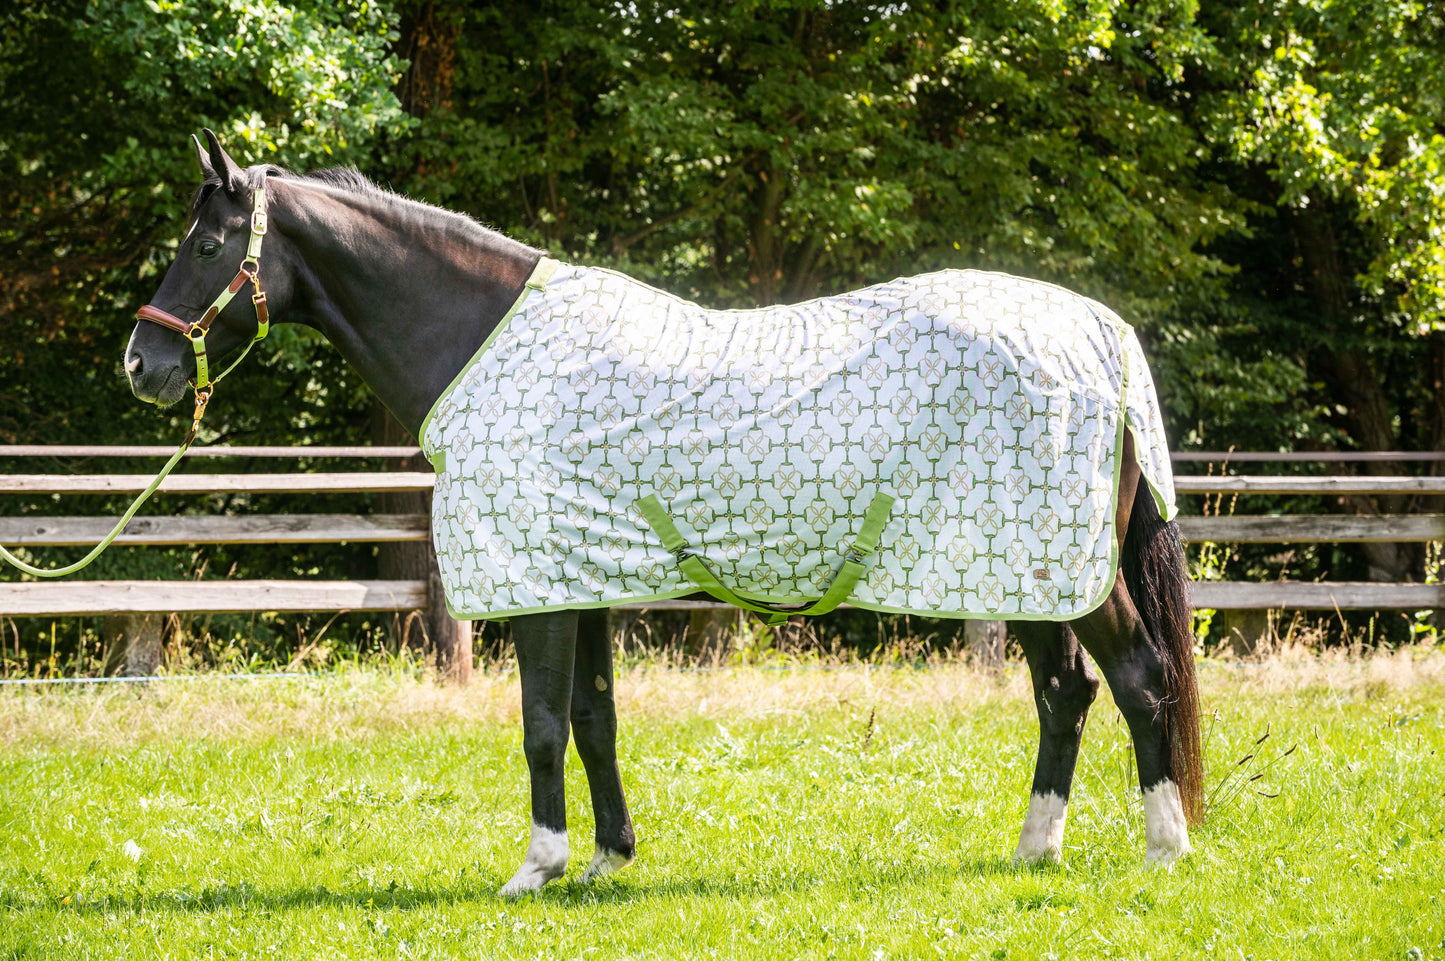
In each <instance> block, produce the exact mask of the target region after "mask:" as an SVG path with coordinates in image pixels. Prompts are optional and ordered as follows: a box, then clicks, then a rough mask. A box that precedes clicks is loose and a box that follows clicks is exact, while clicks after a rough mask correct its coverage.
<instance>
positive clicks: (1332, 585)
mask: <svg viewBox="0 0 1445 961" xmlns="http://www.w3.org/2000/svg"><path fill="white" fill-rule="evenodd" d="M169 453H170V451H169V450H168V449H165V448H154V447H89V446H87V447H46V446H19V445H12V446H3V445H0V457H42V456H43V457H50V458H91V457H99V458H115V457H158V456H165V455H167V454H169ZM416 453H417V450H416V448H414V447H299V448H298V447H211V448H193V449H192V450H191V451H190V455H189V456H190V457H191V458H216V457H233V458H234V457H266V458H319V457H325V458H372V459H375V458H406V457H412V456H414V455H415V454H416ZM1173 456H1174V459H1175V461H1176V463H1184V462H1200V461H1208V462H1210V463H1213V464H1225V463H1228V464H1231V465H1234V464H1241V463H1251V462H1261V461H1271V462H1295V463H1299V462H1321V461H1325V462H1344V461H1357V462H1359V461H1366V462H1369V461H1445V453H1399V452H1375V453H1368V454H1347V453H1330V454H1308V455H1302V454H1267V453H1262V452H1246V453H1240V452H1233V453H1224V452H1219V453H1208V452H1205V453H1195V452H1186V453H1178V454H1175V455H1173ZM149 481H150V475H147V474H63V475H61V474H0V494H17V495H31V496H33V495H37V494H46V495H48V494H56V495H60V494H66V495H70V494H111V495H121V494H135V493H138V492H139V491H141V490H142V489H143V488H144V487H145V486H146V484H147V483H149ZM432 483H433V475H432V474H431V473H429V472H425V471H348V472H330V473H266V474H239V473H198V474H180V475H173V476H171V477H169V478H167V479H166V481H165V483H164V484H162V485H161V488H160V493H161V494H216V493H246V494H334V493H402V492H427V493H429V492H430V491H431V488H432ZM1175 487H1176V489H1177V490H1178V491H1179V493H1180V494H1181V495H1188V494H1227V495H1252V494H1286V495H1287V494H1294V495H1306V494H1308V495H1329V496H1347V495H1376V496H1378V495H1415V496H1417V497H1419V496H1423V497H1428V498H1431V499H1434V498H1436V497H1438V496H1441V495H1445V477H1442V476H1378V475H1369V476H1298V475H1288V476H1263V475H1237V474H1223V473H1220V474H1217V475H1209V474H1186V475H1176V477H1175ZM112 523H113V521H112V520H110V519H107V518H103V517H86V516H67V517H24V516H22V517H14V516H11V517H0V544H4V545H6V546H8V547H15V546H21V547H60V546H75V545H85V544H91V543H94V542H95V541H97V540H99V539H100V538H101V537H102V536H104V534H105V533H106V532H107V531H109V529H110V526H111V524H112ZM1180 527H1181V529H1182V531H1183V533H1184V536H1185V538H1186V539H1188V540H1190V541H1213V542H1218V543H1281V544H1290V543H1319V542H1335V543H1346V542H1354V543H1365V542H1372V541H1373V542H1411V541H1413V542H1422V541H1445V515H1442V514H1430V513H1404V514H1382V515H1373V516H1370V515H1344V514H1319V515H1295V514H1291V515H1278V516H1275V515H1267V516H1265V515H1233V514H1231V515H1224V516H1220V515H1217V514H1216V515H1211V516H1184V517H1181V518H1180ZM429 538H430V524H429V521H428V518H427V517H426V516H425V515H424V514H366V515H360V514H252V515H219V516H185V517H169V516H148V517H137V518H136V519H134V520H133V521H132V522H131V523H130V525H129V526H128V527H127V528H126V531H125V532H124V533H123V534H122V535H121V536H120V537H119V538H117V540H116V543H117V544H118V545H122V546H125V545H166V544H170V545H177V544H187V545H189V544H246V543H265V544H274V543H293V544H304V543H338V542H340V543H377V542H415V541H427V540H429ZM1193 601H1194V605H1195V607H1196V608H1212V609H1215V610H1221V611H1261V610H1265V609H1326V610H1331V609H1332V610H1350V609H1354V610H1384V609H1405V610H1425V609H1445V585H1441V584H1428V583H1413V582H1399V583H1377V582H1320V583H1302V582H1292V581H1275V582H1269V583H1248V582H1238V581H1203V582H1198V583H1196V584H1195V585H1194V593H1193ZM724 606H725V605H721V604H718V603H716V602H713V601H686V600H676V601H663V602H654V603H651V604H649V605H647V607H648V609H651V610H697V611H705V610H710V609H714V608H721V607H724ZM412 610H424V611H428V612H429V614H428V616H429V617H430V618H431V619H432V623H434V624H436V623H440V619H442V618H445V613H444V606H443V604H442V601H441V596H440V579H439V576H437V575H436V573H435V571H434V569H433V572H432V574H431V576H429V577H427V578H426V579H424V580H376V581H338V580H222V581H214V580H212V581H40V582H31V581H14V580H10V581H4V582H0V615H5V616H11V617H23V616H36V615H47V616H73V615H107V616H110V617H114V618H123V617H136V618H138V620H137V622H136V623H138V624H140V625H141V628H139V629H144V630H149V629H150V628H149V627H147V626H146V625H149V624H151V623H152V622H151V621H149V620H147V618H153V616H154V615H158V614H169V613H173V612H187V613H202V612H206V613H223V612H256V611H319V612H327V611H412ZM118 623H119V622H118ZM454 626H455V625H454ZM124 630H125V629H124V628H123V627H118V628H115V629H112V628H110V627H108V628H107V630H106V633H107V634H111V633H116V634H124ZM433 633H437V634H442V633H446V632H445V631H443V630H440V629H439V630H436V631H434V632H433ZM998 637H999V638H1001V634H1000V635H998ZM450 646H451V648H452V649H450V650H442V651H440V652H439V654H440V655H441V660H442V661H443V663H444V664H446V665H448V668H449V670H450V671H451V672H452V673H453V674H454V675H456V676H458V677H459V678H460V679H463V680H464V679H465V675H466V674H467V673H468V672H469V671H470V664H471V642H470V632H469V631H468V630H466V629H465V628H461V630H460V636H457V635H456V633H455V632H454V636H453V639H452V640H451V641H450ZM141 660H142V661H144V658H142V659H141Z"/></svg>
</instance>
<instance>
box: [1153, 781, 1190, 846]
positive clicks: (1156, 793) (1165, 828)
mask: <svg viewBox="0 0 1445 961" xmlns="http://www.w3.org/2000/svg"><path fill="white" fill-rule="evenodd" d="M1189 851H1190V847H1189V828H1188V826H1187V825H1186V824H1185V823H1184V805H1183V804H1181V803H1179V788H1177V787H1176V786H1175V785H1174V782H1173V781H1170V780H1168V779H1165V780H1163V781H1160V782H1159V783H1158V784H1156V785H1154V786H1153V787H1152V788H1150V789H1149V790H1147V791H1145V792H1144V863H1145V864H1162V865H1168V864H1173V863H1174V862H1175V861H1177V860H1179V859H1180V858H1182V857H1184V855H1186V854H1188V853H1189Z"/></svg>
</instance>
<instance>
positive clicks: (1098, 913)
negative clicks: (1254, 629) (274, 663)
mask: <svg viewBox="0 0 1445 961" xmlns="http://www.w3.org/2000/svg"><path fill="white" fill-rule="evenodd" d="M1441 661H1442V658H1441V657H1440V655H1416V654H1411V653H1409V652H1407V653H1405V654H1402V655H1397V656H1394V657H1389V658H1377V659H1375V660H1373V661H1371V662H1368V663H1364V664H1360V663H1342V662H1335V663H1328V662H1320V661H1318V660H1306V659H1300V660H1298V661H1295V662H1279V663H1275V664H1273V665H1268V666H1265V667H1229V666H1223V665H1216V664H1206V665H1204V666H1203V668H1202V677H1203V687H1204V700H1205V704H1206V708H1207V709H1208V711H1209V712H1210V718H1209V720H1208V721H1207V722H1206V744H1207V752H1208V761H1209V773H1208V779H1209V784H1210V793H1211V799H1212V804H1211V810H1210V814H1209V820H1208V821H1207V823H1206V824H1205V825H1204V826H1203V827H1202V828H1200V829H1198V830H1196V832H1195V834H1194V844H1195V849H1196V850H1195V854H1194V855H1192V856H1191V857H1190V858H1189V859H1188V860H1187V861H1186V862H1184V863H1182V864H1181V865H1180V866H1178V867H1177V868H1176V869H1175V870H1174V871H1172V872H1166V871H1149V870H1146V869H1144V867H1143V863H1142V862H1143V839H1142V817H1141V814H1140V811H1139V803H1138V801H1137V789H1136V785H1135V783H1134V773H1133V762H1132V757H1131V755H1130V750H1129V744H1128V739H1127V736H1126V733H1125V729H1124V726H1123V725H1122V723H1121V722H1120V721H1119V720H1118V715H1117V712H1115V711H1114V709H1113V708H1112V706H1110V705H1109V704H1108V703H1107V702H1104V703H1101V704H1100V705H1098V706H1097V707H1096V709H1095V712H1094V714H1093V717H1092V720H1091V722H1090V726H1089V729H1088V733H1087V735H1086V738H1085V750H1084V754H1083V758H1082V760H1081V765H1080V771H1079V777H1078V780H1077V782H1076V786H1075V794H1074V799H1073V803H1072V805H1071V811H1070V824H1069V829H1068V834H1067V836H1066V839H1065V843H1066V860H1065V863H1064V865H1062V866H1061V867H1058V868H1050V869H1021V868H1015V867H1013V866H1012V865H1011V864H1010V863H1009V860H1008V857H1009V855H1010V854H1011V852H1012V849H1013V844H1014V841H1015V840H1016V837H1017V830H1018V825H1019V822H1020V820H1021V818H1022V815H1023V811H1024V808H1025V806H1026V803H1027V793H1028V784H1029V779H1030V776H1031V773H1032V764H1033V751H1034V741H1035V737H1036V725H1035V721H1034V718H1033V715H1032V706H1031V704H1030V702H1029V700H1028V694H1027V682H1026V678H1025V676H1024V673H1023V671H1022V669H1021V668H1019V667H1017V666H1015V667H1012V668H1011V669H1010V670H1009V671H1008V672H1006V673H1005V674H1004V675H1002V676H1001V677H994V676H990V675H987V674H983V673H979V672H975V671H972V670H970V669H968V668H966V667H964V666H961V665H957V664H944V665H939V666H935V667H931V668H929V669H926V670H912V669H906V668H905V669H901V670H889V669H878V668H864V667H858V666H850V667H846V668H843V669H836V670H824V669H783V670H764V669H759V668H737V669H726V670H721V671H706V672H692V673H680V672H677V671H673V670H664V669H656V668H654V669H649V668H646V667H636V668H633V669H630V670H628V671H627V672H626V673H624V675H623V676H622V677H621V678H620V680H619V685H618V691H619V698H620V699H621V703H622V713H623V719H622V738H621V745H622V764H623V772H624V778H625V781H626V784H627V788H628V791H629V800H630V802H631V804H632V808H633V812H634V816H635V818H636V822H637V829H638V837H639V849H640V850H639V858H638V862H637V863H636V864H634V865H633V866H632V867H630V868H628V869H627V870H626V871H625V872H623V873H622V874H621V875H620V876H619V877H617V878H616V879H614V880H608V881H604V882H602V883H601V884H599V885H597V886H595V887H591V888H584V887H582V886H580V885H578V884H576V883H575V882H571V881H569V882H566V883H554V884H553V885H551V886H549V887H548V888H547V889H546V890H545V891H544V892H543V894H542V895H541V896H539V897H536V898H533V899H530V900H526V901H522V902H518V903H513V902H504V901H501V900H499V899H497V897H496V893H495V892H496V889H497V887H498V886H499V885H500V884H501V883H502V882H503V881H505V880H506V879H507V878H508V877H509V876H510V874H511V871H512V869H514V868H515V867H516V864H517V862H518V860H519V859H520V857H521V854H522V851H523V849H524V847H525V843H526V835H527V823H528V816H527V807H526V804H527V802H526V779H525V770H526V769H525V764H524V761H523V758H522V753H521V731H520V727H519V725H518V723H517V720H516V718H517V704H518V695H517V693H516V680H515V677H514V676H509V675H507V674H506V673H505V672H497V673H493V674H490V675H483V676H480V677H479V678H478V679H477V681H476V683H474V684H473V685H472V686H471V687H470V688H468V689H466V690H464V691H458V690H455V689H451V688H446V687H438V686H435V685H432V684H430V683H427V682H425V681H419V680H416V679H415V678H414V677H413V676H411V675H410V674H409V673H406V672H400V673H391V674H386V673H375V672H367V671H350V672H344V673H337V674H333V675H330V676H326V677H321V678H314V679H307V680H302V681H294V680H287V681H268V682H252V683H250V684H244V683H237V682H208V681H196V682H187V683H184V684H174V685H172V686H170V687H165V686H162V685H151V686H150V688H149V689H147V690H123V691H104V692H97V691H80V692H75V691H68V692H52V693H36V692H33V691H27V692H19V693H17V692H14V691H7V692H5V693H3V694H0V958H64V959H67V961H68V959H82V958H210V957H215V958H252V957H254V958H259V957H266V958H454V957H466V958H489V957H518V958H521V957H527V958H531V957H543V958H570V957H597V958H616V957H649V958H674V957H724V958H752V957H757V958H772V957H810V958H811V957H816V958H826V957H846V958H874V957H910V958H911V957H935V956H942V957H984V958H995V957H998V958H1002V957H1016V958H1034V957H1044V956H1048V955H1056V956H1058V957H1080V958H1093V957H1158V956H1168V955H1189V956H1193V955H1203V956H1210V957H1216V956H1217V957H1229V958H1238V957H1245V956H1253V957H1257V958H1267V957H1280V958H1284V957H1288V958H1301V957H1328V958H1331V959H1338V958H1345V957H1379V958H1401V959H1407V958H1410V957H1417V956H1418V957H1421V958H1430V957H1436V958H1439V957H1445V943H1442V936H1445V901H1442V896H1441V894H1440V888H1441V881H1440V878H1441V873H1440V871H1441V868H1440V866H1441V864H1442V863H1445V762H1442V758H1445V668H1442V664H1441ZM568 777H569V782H568V789H569V799H570V800H571V804H572V812H573V813H572V839H573V842H572V848H573V865H572V876H574V877H575V875H576V874H577V873H578V872H580V870H581V869H582V868H583V867H584V866H585V865H586V863H587V859H588V858H589V857H590V854H591V818H590V812H589V811H588V809H587V805H586V797H587V794H586V786H585V780H584V779H583V777H582V774H581V767H580V764H578V763H576V761H575V758H574V759H573V763H572V764H571V766H570V768H569V775H568ZM1411 949H1418V954H1413V955H1412V954H1410V953H1409V952H1410V951H1411Z"/></svg>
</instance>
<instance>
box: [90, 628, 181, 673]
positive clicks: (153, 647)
mask: <svg viewBox="0 0 1445 961" xmlns="http://www.w3.org/2000/svg"><path fill="white" fill-rule="evenodd" d="M164 623H165V615H162V614H109V615H106V618H105V620H104V621H103V622H102V624H101V628H100V633H101V637H102V638H103V639H104V643H105V668H104V670H105V675H106V676H107V677H117V676H118V677H148V676H150V675H152V674H154V673H155V672H156V668H157V667H159V666H160V663H161V628H162V626H163V625H164Z"/></svg>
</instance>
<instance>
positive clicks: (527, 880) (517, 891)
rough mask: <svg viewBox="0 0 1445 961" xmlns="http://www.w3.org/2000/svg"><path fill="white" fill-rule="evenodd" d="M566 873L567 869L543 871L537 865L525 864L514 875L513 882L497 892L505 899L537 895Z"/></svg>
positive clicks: (509, 882)
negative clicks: (544, 886) (549, 882)
mask: <svg viewBox="0 0 1445 961" xmlns="http://www.w3.org/2000/svg"><path fill="white" fill-rule="evenodd" d="M563 873H565V868H561V869H555V870H542V869H540V868H539V867H538V866H537V865H533V864H524V865H522V866H521V867H520V868H518V869H517V873H516V874H514V875H512V880H510V881H508V882H507V883H506V884H504V885H502V889H501V890H500V891H498V892H497V894H498V895H500V896H501V897H504V898H522V897H526V896H527V895H529V894H536V893H537V892H538V891H540V890H542V885H544V884H546V883H547V882H548V881H552V880H555V879H557V878H560V877H561V876H562V875H563Z"/></svg>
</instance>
